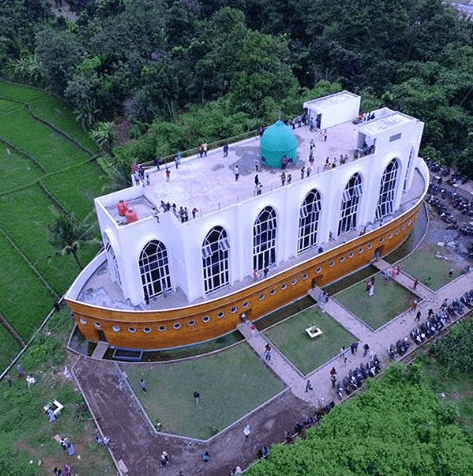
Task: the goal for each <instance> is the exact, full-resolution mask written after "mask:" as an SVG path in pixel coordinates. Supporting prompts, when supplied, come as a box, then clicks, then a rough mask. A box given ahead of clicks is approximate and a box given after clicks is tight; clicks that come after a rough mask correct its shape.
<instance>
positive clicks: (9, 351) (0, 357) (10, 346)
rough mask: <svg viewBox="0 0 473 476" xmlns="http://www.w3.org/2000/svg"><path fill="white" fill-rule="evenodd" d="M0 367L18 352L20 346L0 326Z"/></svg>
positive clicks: (2, 367) (4, 365) (6, 363)
mask: <svg viewBox="0 0 473 476" xmlns="http://www.w3.org/2000/svg"><path fill="white" fill-rule="evenodd" d="M0 349H2V350H1V352H0V368H1V369H4V368H5V367H6V366H7V365H8V364H9V363H10V362H11V360H12V358H13V357H15V355H16V354H18V352H20V350H21V349H20V347H19V346H18V344H17V343H16V342H15V340H14V339H13V337H12V336H11V335H10V334H9V333H8V332H7V331H6V330H5V329H4V328H3V327H1V326H0Z"/></svg>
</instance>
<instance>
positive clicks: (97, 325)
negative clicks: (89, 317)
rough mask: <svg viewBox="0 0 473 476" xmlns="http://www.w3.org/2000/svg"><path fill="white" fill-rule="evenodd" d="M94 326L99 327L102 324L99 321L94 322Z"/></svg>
mask: <svg viewBox="0 0 473 476" xmlns="http://www.w3.org/2000/svg"><path fill="white" fill-rule="evenodd" d="M94 327H96V328H97V329H100V328H101V327H102V324H100V322H94Z"/></svg>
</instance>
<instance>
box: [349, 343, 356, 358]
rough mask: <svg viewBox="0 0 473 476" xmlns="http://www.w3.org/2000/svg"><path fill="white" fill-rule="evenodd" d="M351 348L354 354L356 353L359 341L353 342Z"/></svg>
mask: <svg viewBox="0 0 473 476" xmlns="http://www.w3.org/2000/svg"><path fill="white" fill-rule="evenodd" d="M350 350H351V353H352V355H355V354H356V352H357V351H358V342H353V344H352V345H351V346H350Z"/></svg>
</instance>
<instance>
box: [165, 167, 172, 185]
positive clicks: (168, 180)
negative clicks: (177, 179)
mask: <svg viewBox="0 0 473 476" xmlns="http://www.w3.org/2000/svg"><path fill="white" fill-rule="evenodd" d="M170 181H171V170H170V169H169V167H168V166H167V165H166V182H170Z"/></svg>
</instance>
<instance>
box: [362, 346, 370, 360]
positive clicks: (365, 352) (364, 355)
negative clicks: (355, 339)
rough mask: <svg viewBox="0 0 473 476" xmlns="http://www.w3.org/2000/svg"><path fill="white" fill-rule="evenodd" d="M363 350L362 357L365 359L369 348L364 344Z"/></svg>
mask: <svg viewBox="0 0 473 476" xmlns="http://www.w3.org/2000/svg"><path fill="white" fill-rule="evenodd" d="M363 350H364V352H363V357H366V356H367V355H368V352H369V350H370V346H369V345H368V344H365V345H364V346H363Z"/></svg>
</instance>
